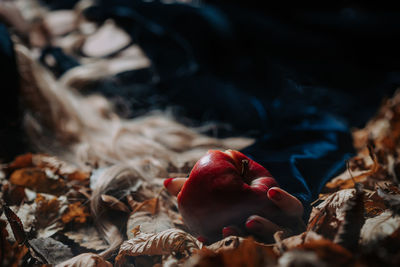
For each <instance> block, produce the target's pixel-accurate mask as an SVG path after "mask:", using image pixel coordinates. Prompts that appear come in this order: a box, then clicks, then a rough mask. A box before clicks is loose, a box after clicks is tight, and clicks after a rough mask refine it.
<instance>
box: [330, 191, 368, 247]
mask: <svg viewBox="0 0 400 267" xmlns="http://www.w3.org/2000/svg"><path fill="white" fill-rule="evenodd" d="M355 188H356V193H355V195H354V196H353V197H352V198H350V199H349V200H348V201H347V202H346V203H345V205H344V207H343V211H344V214H345V215H344V220H343V221H342V222H341V223H340V227H339V230H338V232H337V234H336V236H335V239H334V242H335V243H337V244H339V245H341V246H342V247H344V248H347V249H348V250H350V251H355V250H356V249H357V248H358V240H359V239H360V231H361V227H362V226H363V224H364V222H365V219H364V191H363V187H362V185H361V184H356V185H355Z"/></svg>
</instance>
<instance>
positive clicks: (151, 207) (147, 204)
mask: <svg viewBox="0 0 400 267" xmlns="http://www.w3.org/2000/svg"><path fill="white" fill-rule="evenodd" d="M158 203H159V202H158V197H155V198H152V199H149V200H145V201H144V202H142V203H141V204H139V205H138V206H137V207H136V208H135V210H134V211H133V213H135V212H138V211H146V212H150V214H152V215H154V214H156V213H157V211H158Z"/></svg>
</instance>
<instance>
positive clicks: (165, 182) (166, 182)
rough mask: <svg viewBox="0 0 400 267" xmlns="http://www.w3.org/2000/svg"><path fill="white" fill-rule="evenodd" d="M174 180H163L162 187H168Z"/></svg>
mask: <svg viewBox="0 0 400 267" xmlns="http://www.w3.org/2000/svg"><path fill="white" fill-rule="evenodd" d="M174 179H175V178H168V179H165V180H164V187H165V188H168V185H169V184H170V183H171V182H172V180H174Z"/></svg>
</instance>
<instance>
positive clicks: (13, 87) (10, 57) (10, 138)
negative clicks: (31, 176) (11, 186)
mask: <svg viewBox="0 0 400 267" xmlns="http://www.w3.org/2000/svg"><path fill="white" fill-rule="evenodd" d="M0 81H1V88H0V162H7V161H9V160H12V159H13V158H14V157H15V156H16V155H18V154H20V153H22V152H23V151H25V140H24V134H23V132H22V127H21V122H22V116H21V112H20V109H19V108H20V107H19V104H20V103H19V100H18V94H19V83H18V72H17V66H16V61H15V54H14V46H13V43H12V41H11V38H10V35H9V33H8V30H7V28H6V27H5V25H3V24H2V23H0Z"/></svg>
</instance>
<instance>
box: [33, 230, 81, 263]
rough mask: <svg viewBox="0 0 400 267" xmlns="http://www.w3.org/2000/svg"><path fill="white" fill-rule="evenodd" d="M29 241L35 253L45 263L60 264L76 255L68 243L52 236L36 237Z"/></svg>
mask: <svg viewBox="0 0 400 267" xmlns="http://www.w3.org/2000/svg"><path fill="white" fill-rule="evenodd" d="M28 242H29V246H30V247H31V248H32V250H33V251H34V253H35V254H36V255H37V256H39V258H40V259H42V260H45V263H49V264H58V263H61V262H63V261H66V260H68V259H70V258H72V257H73V256H74V255H73V254H72V251H71V249H70V248H69V247H68V246H67V245H64V244H63V243H61V242H60V241H57V240H55V239H53V238H51V237H47V238H35V239H32V240H29V241H28Z"/></svg>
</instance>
